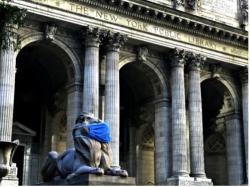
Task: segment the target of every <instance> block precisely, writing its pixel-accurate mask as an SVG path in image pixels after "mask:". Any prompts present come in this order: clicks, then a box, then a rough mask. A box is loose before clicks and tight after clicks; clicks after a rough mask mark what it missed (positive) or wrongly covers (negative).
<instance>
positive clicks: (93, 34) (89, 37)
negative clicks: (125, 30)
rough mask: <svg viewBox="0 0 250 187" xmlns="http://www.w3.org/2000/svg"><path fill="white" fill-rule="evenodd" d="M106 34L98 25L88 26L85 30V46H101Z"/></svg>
mask: <svg viewBox="0 0 250 187" xmlns="http://www.w3.org/2000/svg"><path fill="white" fill-rule="evenodd" d="M104 35H105V32H104V31H103V30H101V29H99V28H98V27H91V26H88V27H87V28H86V29H85V30H84V37H85V46H86V47H99V44H100V42H101V39H102V38H103V36H104Z"/></svg>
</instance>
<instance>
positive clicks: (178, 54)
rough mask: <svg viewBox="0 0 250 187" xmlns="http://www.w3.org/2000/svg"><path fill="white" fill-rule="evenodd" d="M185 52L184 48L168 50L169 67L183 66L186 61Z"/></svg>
mask: <svg viewBox="0 0 250 187" xmlns="http://www.w3.org/2000/svg"><path fill="white" fill-rule="evenodd" d="M185 56H186V52H185V51H184V49H178V48H175V49H173V50H171V51H170V56H169V57H170V60H171V67H172V68H173V67H183V66H184V65H185V63H186V59H185Z"/></svg>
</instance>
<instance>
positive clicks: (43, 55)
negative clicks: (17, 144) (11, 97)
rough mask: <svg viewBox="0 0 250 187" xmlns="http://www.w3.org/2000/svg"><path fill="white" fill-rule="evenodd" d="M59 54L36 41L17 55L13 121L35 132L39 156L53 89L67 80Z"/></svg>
mask: <svg viewBox="0 0 250 187" xmlns="http://www.w3.org/2000/svg"><path fill="white" fill-rule="evenodd" d="M61 54H62V53H61V52H60V51H59V49H58V48H57V47H56V46H54V45H53V44H51V43H45V42H35V43H32V44H29V45H28V46H26V47H24V48H23V49H22V50H21V51H20V53H19V54H18V56H17V62H16V69H17V71H16V84H15V101H14V119H13V121H18V122H20V123H22V124H23V125H24V126H26V127H28V128H29V129H32V130H33V131H35V132H36V136H35V137H33V140H32V147H31V154H32V155H38V156H37V158H40V157H39V155H41V157H42V155H43V154H44V152H43V151H46V150H44V144H46V142H45V128H46V124H47V123H48V115H50V116H53V113H54V112H55V111H56V110H57V108H56V105H55V93H56V92H58V90H60V89H63V88H64V86H65V84H66V82H67V73H66V68H65V66H64V64H63V61H65V60H63V59H62V58H63V55H61ZM60 55H61V56H60ZM20 141H21V142H22V140H20ZM18 154H19V152H17V154H16V155H17V157H18V156H20V155H18ZM36 162H39V160H37V161H36ZM33 169H34V168H33ZM37 170H39V168H37ZM23 172H26V171H23ZM36 172H37V175H38V176H37V179H34V182H35V181H36V182H37V180H39V173H40V172H39V171H36ZM19 177H21V176H19ZM34 178H35V177H34ZM33 184H34V183H33ZM26 185H27V184H26Z"/></svg>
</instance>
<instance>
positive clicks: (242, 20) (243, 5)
mask: <svg viewBox="0 0 250 187" xmlns="http://www.w3.org/2000/svg"><path fill="white" fill-rule="evenodd" d="M240 6H241V15H240V24H241V27H245V26H246V22H247V20H248V1H247V0H241V1H240Z"/></svg>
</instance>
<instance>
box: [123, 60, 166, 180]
mask: <svg viewBox="0 0 250 187" xmlns="http://www.w3.org/2000/svg"><path fill="white" fill-rule="evenodd" d="M148 63H149V62H148ZM159 76H160V75H159V74H156V72H155V71H154V70H152V69H151V67H150V66H149V65H147V64H144V63H139V62H136V61H133V62H131V63H128V64H126V65H125V66H123V67H122V68H121V70H120V110H121V112H120V114H121V115H120V116H121V117H120V137H121V138H120V161H121V166H122V167H123V168H125V169H127V170H128V171H129V175H130V176H134V177H136V182H137V184H139V185H152V184H155V146H154V138H155V135H154V133H155V132H154V124H155V106H154V101H155V100H156V99H157V98H158V97H161V96H162V95H163V88H162V83H161V81H160V79H159Z"/></svg>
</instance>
